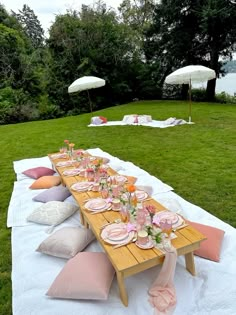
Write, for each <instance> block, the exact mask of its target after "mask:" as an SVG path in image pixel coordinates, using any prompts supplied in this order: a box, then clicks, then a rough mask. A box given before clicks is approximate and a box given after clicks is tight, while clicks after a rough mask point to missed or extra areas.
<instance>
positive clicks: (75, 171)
mask: <svg viewBox="0 0 236 315" xmlns="http://www.w3.org/2000/svg"><path fill="white" fill-rule="evenodd" d="M79 172H80V170H79V169H78V168H76V169H72V170H65V171H64V172H63V173H62V174H63V175H65V176H76V175H79Z"/></svg>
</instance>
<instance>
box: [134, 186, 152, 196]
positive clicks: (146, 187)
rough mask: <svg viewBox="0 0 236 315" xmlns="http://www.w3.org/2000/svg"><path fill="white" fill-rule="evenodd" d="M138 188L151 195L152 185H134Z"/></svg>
mask: <svg viewBox="0 0 236 315" xmlns="http://www.w3.org/2000/svg"><path fill="white" fill-rule="evenodd" d="M135 186H136V188H137V189H138V190H143V191H145V192H146V193H147V194H149V195H150V196H151V195H152V192H153V189H152V186H142V185H135Z"/></svg>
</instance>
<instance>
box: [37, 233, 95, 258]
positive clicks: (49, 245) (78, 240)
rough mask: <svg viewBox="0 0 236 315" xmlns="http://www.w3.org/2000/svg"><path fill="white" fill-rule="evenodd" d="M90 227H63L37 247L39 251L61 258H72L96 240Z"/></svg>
mask: <svg viewBox="0 0 236 315" xmlns="http://www.w3.org/2000/svg"><path fill="white" fill-rule="evenodd" d="M94 238H95V236H94V234H93V232H92V231H91V230H90V229H86V228H81V227H63V228H61V229H60V230H57V231H56V232H54V233H53V234H52V235H50V236H49V237H47V238H46V239H45V240H44V241H43V242H42V243H41V244H40V245H39V247H38V248H37V249H36V251H37V252H40V253H44V254H47V255H51V256H56V257H61V258H67V259H69V258H72V257H74V256H75V255H76V254H77V253H78V252H80V251H82V250H83V249H84V248H85V247H86V246H87V245H88V244H90V243H91V242H92V241H93V240H94Z"/></svg>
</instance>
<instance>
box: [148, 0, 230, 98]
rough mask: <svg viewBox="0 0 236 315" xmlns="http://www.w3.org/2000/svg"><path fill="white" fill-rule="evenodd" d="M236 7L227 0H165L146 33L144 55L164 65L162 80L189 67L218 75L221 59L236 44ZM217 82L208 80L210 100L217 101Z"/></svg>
mask: <svg viewBox="0 0 236 315" xmlns="http://www.w3.org/2000/svg"><path fill="white" fill-rule="evenodd" d="M235 20H236V5H235V4H232V3H230V1H225V0H213V1H212V0H194V1H193V0H190V1H189V0H184V1H182V0H181V1H180V0H178V1H176V0H173V1H172V0H163V1H160V2H159V3H158V4H157V5H156V7H155V12H154V21H153V24H152V25H151V26H150V28H149V30H148V31H147V32H146V38H147V41H146V44H145V53H146V56H147V59H148V60H149V61H150V62H152V63H155V62H158V63H160V62H161V67H162V69H163V71H162V74H161V75H162V78H161V81H162V82H163V80H164V78H165V77H166V75H167V74H169V73H171V72H172V71H174V70H176V69H177V68H181V67H182V66H185V65H189V64H202V65H205V66H208V67H210V68H212V69H214V70H215V71H216V74H217V75H218V74H219V73H220V68H221V66H222V62H220V61H219V57H220V56H224V57H228V58H231V57H232V51H233V48H234V45H235V43H236V23H235ZM214 93H215V80H211V81H208V85H207V98H208V99H210V100H213V99H214Z"/></svg>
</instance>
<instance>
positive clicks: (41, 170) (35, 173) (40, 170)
mask: <svg viewBox="0 0 236 315" xmlns="http://www.w3.org/2000/svg"><path fill="white" fill-rule="evenodd" d="M54 173H56V172H55V171H54V170H52V169H51V168H48V167H44V166H39V167H34V168H29V169H28V170H25V171H24V172H22V174H24V175H26V176H28V177H31V178H34V179H38V178H40V177H42V176H50V175H53V174H54Z"/></svg>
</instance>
